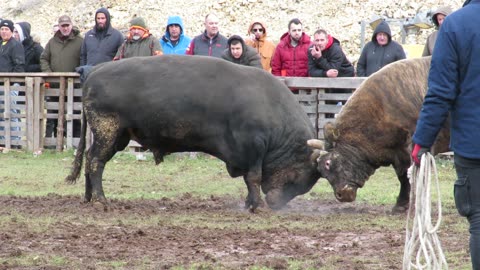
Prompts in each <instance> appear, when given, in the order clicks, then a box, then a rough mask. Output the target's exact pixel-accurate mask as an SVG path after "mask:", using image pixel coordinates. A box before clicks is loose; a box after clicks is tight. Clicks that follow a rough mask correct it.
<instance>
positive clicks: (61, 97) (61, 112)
mask: <svg viewBox="0 0 480 270" xmlns="http://www.w3.org/2000/svg"><path fill="white" fill-rule="evenodd" d="M58 91H59V93H58V125H57V147H56V149H57V151H63V132H64V127H63V125H64V123H65V121H64V120H65V91H66V87H65V77H63V76H62V77H60V88H59V89H58Z"/></svg>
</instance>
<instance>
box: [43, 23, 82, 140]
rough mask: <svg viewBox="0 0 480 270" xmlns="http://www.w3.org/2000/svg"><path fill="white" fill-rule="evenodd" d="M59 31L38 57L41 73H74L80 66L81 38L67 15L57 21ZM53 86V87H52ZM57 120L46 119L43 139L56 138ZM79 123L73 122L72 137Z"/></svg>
mask: <svg viewBox="0 0 480 270" xmlns="http://www.w3.org/2000/svg"><path fill="white" fill-rule="evenodd" d="M58 25H59V26H60V27H59V30H58V31H57V32H55V34H54V36H53V37H52V38H51V39H50V40H49V41H48V42H47V45H46V46H45V50H44V51H43V53H42V55H41V56H40V66H41V69H42V71H43V72H74V71H75V68H76V67H78V66H79V65H80V50H81V47H82V43H83V38H82V37H81V36H80V31H79V30H78V28H76V27H75V26H73V23H72V20H71V19H70V17H68V16H67V15H63V16H61V17H60V18H59V19H58ZM52 86H53V85H52ZM46 99H47V101H52V102H58V97H47V98H46ZM47 113H49V114H53V113H57V114H58V111H57V110H47ZM57 127H58V120H57V119H52V118H47V125H46V131H45V137H52V136H54V137H56V136H57V133H56V132H55V131H56V130H57ZM79 127H80V123H78V121H77V120H74V130H73V136H74V137H78V136H79V135H80V133H79V132H80V129H79Z"/></svg>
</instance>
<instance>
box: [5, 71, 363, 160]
mask: <svg viewBox="0 0 480 270" xmlns="http://www.w3.org/2000/svg"><path fill="white" fill-rule="evenodd" d="M0 78H1V79H0V80H1V81H0V84H2V82H3V84H2V85H0V145H1V146H3V147H5V148H7V149H9V148H22V149H26V150H28V151H37V150H39V149H42V148H55V149H57V151H62V150H63V149H65V148H67V149H69V148H72V147H76V146H77V145H78V141H79V138H78V134H76V133H77V132H78V130H79V125H80V120H81V108H82V103H81V96H82V89H81V87H80V80H79V75H78V74H77V73H71V72H68V73H58V72H57V73H0ZM279 79H280V80H282V81H283V82H284V83H285V84H286V85H287V86H288V87H289V88H290V89H291V90H292V91H293V93H294V94H295V96H296V98H297V100H298V102H299V103H300V105H301V106H302V108H303V109H304V111H305V112H306V113H307V115H308V116H309V118H310V120H311V122H312V125H313V126H314V128H315V130H316V131H317V134H318V138H320V139H323V126H324V124H325V123H326V122H328V121H335V115H336V114H338V113H339V112H340V109H341V108H342V106H341V105H343V104H345V103H344V102H345V101H346V100H347V99H348V98H349V97H350V95H351V94H352V92H353V91H354V90H355V89H356V88H357V87H358V86H359V85H360V84H361V83H362V82H363V81H364V80H365V78H300V77H282V78H279ZM339 102H341V103H342V104H340V103H339ZM2 118H3V119H2ZM52 120H57V121H58V123H64V124H59V125H58V126H57V128H56V129H55V130H54V133H55V134H56V136H48V137H46V136H45V130H46V125H47V122H51V121H52ZM87 135H88V136H90V133H87ZM87 140H90V138H87ZM132 145H134V146H135V145H137V144H135V143H134V142H132Z"/></svg>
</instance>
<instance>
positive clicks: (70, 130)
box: [65, 78, 73, 148]
mask: <svg viewBox="0 0 480 270" xmlns="http://www.w3.org/2000/svg"><path fill="white" fill-rule="evenodd" d="M72 116H73V79H72V78H68V79H67V115H66V117H65V119H66V120H67V148H71V147H73V140H72V138H73V119H72Z"/></svg>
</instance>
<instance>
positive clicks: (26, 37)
mask: <svg viewBox="0 0 480 270" xmlns="http://www.w3.org/2000/svg"><path fill="white" fill-rule="evenodd" d="M14 27H15V30H14V37H15V39H16V40H17V41H19V42H20V43H22V45H23V50H24V51H25V72H40V71H42V70H41V68H40V55H42V52H43V47H42V45H40V43H38V42H36V41H34V40H33V38H32V36H31V35H30V29H31V25H30V24H29V23H28V22H19V23H16V24H15V25H14Z"/></svg>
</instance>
